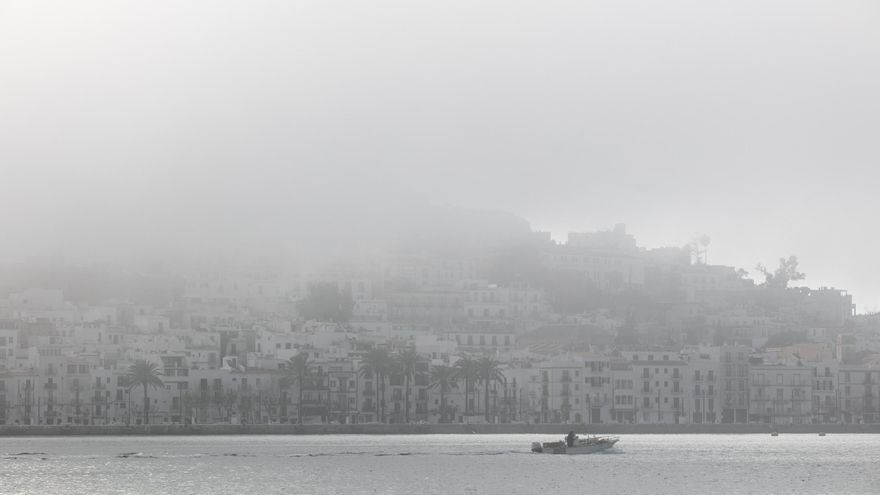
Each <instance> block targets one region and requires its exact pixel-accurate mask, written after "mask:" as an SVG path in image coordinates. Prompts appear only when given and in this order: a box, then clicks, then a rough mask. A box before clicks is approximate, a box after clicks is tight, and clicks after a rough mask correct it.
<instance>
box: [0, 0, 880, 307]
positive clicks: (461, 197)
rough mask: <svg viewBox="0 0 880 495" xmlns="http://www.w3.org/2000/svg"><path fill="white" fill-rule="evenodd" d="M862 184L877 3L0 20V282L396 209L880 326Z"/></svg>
mask: <svg viewBox="0 0 880 495" xmlns="http://www.w3.org/2000/svg"><path fill="white" fill-rule="evenodd" d="M878 158H880V3H878V2H877V1H876V0H834V1H828V0H823V1H813V0H737V1H706V0H692V1H691V0H670V1H636V0H609V1H589V0H576V1H556V0H542V1H540V2H538V1H530V2H526V1H517V0H505V1H490V0H481V1H473V0H469V1H458V0H443V1H436V2H421V1H415V0H407V1H400V2H388V1H369V2H367V1H349V2H342V1H332V0H317V1H295V0H285V1H260V0H249V1H239V2H230V1H225V0H223V1H221V0H211V1H207V0H206V1H198V2H197V1H186V0H177V1H155V2H144V1H124V0H113V1H109V0H107V1H90V0H78V1H69V0H64V1H56V2H46V1H40V0H22V1H13V0H0V172H2V174H0V225H2V231H3V235H2V236H0V239H2V242H0V256H5V257H7V258H10V257H15V256H21V255H22V254H26V253H40V252H65V253H66V252H70V253H79V255H82V254H83V253H86V254H88V253H91V254H92V255H96V253H104V252H111V251H115V252H119V251H120V250H132V251H137V250H141V249H146V250H149V249H154V248H156V247H157V246H165V247H168V246H172V247H173V246H176V245H180V246H187V245H190V246H191V245H193V243H198V242H204V241H205V240H206V239H224V238H226V237H224V236H225V235H227V234H228V233H229V232H228V231H230V230H233V231H234V230H235V229H236V228H237V227H236V226H240V225H243V224H249V225H258V226H260V227H259V228H261V229H266V232H269V231H271V230H272V229H275V228H295V225H296V219H297V218H303V217H309V216H312V217H313V218H329V217H324V216H322V215H327V212H329V211H332V210H334V209H335V208H338V207H339V205H346V206H345V208H348V209H349V210H350V211H366V212H369V211H389V209H390V211H393V210H394V205H397V204H402V202H405V201H408V200H411V199H413V198H415V199H418V200H420V201H427V202H431V203H434V204H440V205H455V206H461V207H467V208H487V209H493V210H507V211H511V212H513V213H516V214H518V215H521V216H522V217H524V218H526V219H527V220H529V221H530V222H531V224H532V226H533V227H534V228H536V229H543V230H551V231H552V232H553V233H554V236H556V237H558V238H564V237H565V234H566V233H567V232H568V231H570V230H591V229H596V228H606V227H610V226H611V225H613V224H614V223H617V222H624V223H627V224H628V226H629V230H630V231H631V232H632V233H634V234H635V235H636V236H637V238H638V239H639V240H640V243H641V244H643V245H647V246H659V245H682V244H685V243H687V242H688V241H689V240H691V239H692V238H693V237H695V236H696V235H698V234H703V233H705V234H708V235H710V236H711V237H712V244H711V246H710V261H711V262H715V263H722V264H729V265H736V266H742V267H745V268H746V269H748V270H750V271H752V272H753V273H754V270H753V267H754V265H755V264H756V263H757V262H759V261H762V262H765V263H767V264H773V263H774V259H776V258H778V257H780V256H784V255H789V254H796V255H798V256H799V257H800V259H801V262H802V269H803V271H806V272H807V274H808V275H809V279H808V282H809V283H810V284H811V285H814V286H815V285H834V286H838V287H842V288H846V289H849V290H850V291H852V292H854V293H855V295H856V299H857V302H858V303H859V304H860V306H861V308H860V309H870V308H880V263H878V261H877V255H878V252H880V234H878V226H877V218H876V213H877V212H878V211H880V195H878V194H877V191H878V184H880V180H878V179H880V170H878V167H877V165H878V164H880V161H878ZM375 205H386V208H385V209H384V210H382V209H379V210H371V209H369V208H364V209H363V210H361V208H362V207H363V206H368V207H373V206H375ZM389 205H390V207H389ZM291 225H293V226H294V227H290V226H291ZM224 231H225V232H224ZM217 232H224V233H223V234H222V235H221V234H217ZM248 235H249V236H256V237H259V236H260V231H259V229H256V230H251V231H249V232H248Z"/></svg>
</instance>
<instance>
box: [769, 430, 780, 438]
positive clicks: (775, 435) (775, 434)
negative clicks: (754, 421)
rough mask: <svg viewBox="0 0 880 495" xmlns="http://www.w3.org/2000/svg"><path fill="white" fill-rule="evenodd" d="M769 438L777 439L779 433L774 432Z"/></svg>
mask: <svg viewBox="0 0 880 495" xmlns="http://www.w3.org/2000/svg"><path fill="white" fill-rule="evenodd" d="M770 436H771V437H778V436H779V433H777V432H775V431H774V432H772V433H770Z"/></svg>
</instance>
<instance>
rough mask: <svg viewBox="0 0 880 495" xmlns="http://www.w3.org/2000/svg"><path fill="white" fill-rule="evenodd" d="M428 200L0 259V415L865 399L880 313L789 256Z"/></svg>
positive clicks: (313, 415) (307, 416)
mask: <svg viewBox="0 0 880 495" xmlns="http://www.w3.org/2000/svg"><path fill="white" fill-rule="evenodd" d="M437 211H438V212H435V215H436V216H435V217H434V219H433V220H436V221H434V222H431V223H430V225H428V224H426V223H424V222H422V223H421V224H412V225H409V224H406V225H403V226H402V227H401V232H398V234H399V235H391V234H389V235H388V236H387V238H388V239H391V240H392V241H393V242H387V243H385V244H384V245H379V244H377V243H372V244H369V245H368V244H357V243H350V244H345V246H343V247H344V249H341V250H338V251H334V252H332V253H328V252H324V253H321V252H320V249H315V250H312V251H309V250H307V249H304V250H302V251H301V252H300V253H298V254H300V255H301V256H300V257H296V256H291V257H287V258H285V257H278V256H263V257H257V256H252V257H239V258H235V257H225V258H217V259H213V260H205V259H194V258H189V259H187V258H185V257H177V258H167V259H159V258H157V257H152V258H147V259H143V258H142V259H139V260H137V261H132V262H130V263H128V264H127V265H122V264H115V265H114V264H82V265H77V264H74V263H66V262H64V261H63V260H61V259H49V260H46V259H43V260H30V261H28V262H25V263H18V264H8V265H5V266H3V267H2V270H3V272H2V279H0V280H2V281H3V287H2V290H3V292H2V295H3V299H2V300H0V318H2V319H0V423H2V424H7V425H29V424H46V425H68V424H94V425H103V424H143V423H149V424H157V423H158V424H207V423H247V424H254V423H261V424H262V423H265V424H277V423H328V422H329V423H371V422H384V423H417V422H418V423H422V422H426V423H438V422H440V423H459V422H463V423H464V422H466V423H482V422H485V423H669V424H682V423H747V422H758V423H760V422H766V423H774V424H805V423H815V422H845V423H873V422H877V421H878V420H880V415H878V411H880V403H878V400H880V399H878V397H880V393H876V392H878V390H877V387H878V385H877V384H878V383H880V367H878V366H880V353H878V351H880V340H878V338H877V335H878V332H877V330H878V327H880V319H878V318H877V317H876V316H875V315H857V314H856V312H855V307H854V305H853V303H852V297H851V296H850V295H849V294H847V293H846V291H843V290H838V289H833V288H807V287H798V286H796V285H797V282H798V281H801V280H803V279H804V278H805V274H803V273H801V272H800V271H799V268H798V259H797V257H796V256H785V257H782V258H780V259H779V263H778V266H769V267H765V266H762V265H758V266H756V267H755V268H754V269H753V271H752V273H753V274H754V275H753V277H750V274H749V272H748V271H746V270H743V269H740V268H735V267H729V266H722V265H713V264H710V263H709V258H708V248H709V245H710V239H709V238H708V237H707V236H703V237H700V238H698V239H696V240H694V241H693V242H691V243H689V244H688V245H686V246H682V247H660V248H645V247H641V246H639V245H638V244H637V241H636V238H635V237H634V236H633V235H631V234H629V233H628V232H627V231H626V228H625V226H623V225H617V226H615V227H614V228H613V229H610V230H606V231H598V232H583V233H571V234H569V236H568V239H567V241H566V242H563V243H560V242H555V241H553V240H552V239H551V237H550V234H549V233H546V232H536V231H532V230H531V228H530V227H529V226H528V224H527V223H525V222H523V221H521V220H519V219H517V218H515V217H512V216H509V215H503V214H496V213H480V212H461V211H454V210H451V209H445V210H444V209H440V210H437ZM786 254H787V253H786Z"/></svg>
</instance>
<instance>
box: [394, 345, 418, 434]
mask: <svg viewBox="0 0 880 495" xmlns="http://www.w3.org/2000/svg"><path fill="white" fill-rule="evenodd" d="M418 363H419V355H418V354H417V353H416V351H415V350H414V349H407V350H405V351H402V352H401V353H400V354H398V355H397V365H398V367H399V368H400V372H401V373H402V374H403V378H404V381H405V385H404V387H405V388H404V391H405V393H406V422H407V423H409V395H410V378H412V379H413V381H415V376H416V366H417V365H418Z"/></svg>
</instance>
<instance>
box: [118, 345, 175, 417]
mask: <svg viewBox="0 0 880 495" xmlns="http://www.w3.org/2000/svg"><path fill="white" fill-rule="evenodd" d="M161 375H162V372H161V371H159V367H158V366H157V365H156V363H149V362H147V361H146V360H143V359H138V360H137V361H135V363H134V364H133V365H131V366H130V367H129V368H128V372H127V373H126V374H125V382H126V383H127V384H128V390H129V391H131V389H133V388H135V387H143V388H144V424H145V425H147V424H150V397H149V395H148V393H147V388H161V387H164V386H165V384H164V383H163V382H162V379H161V378H159V377H160V376H161Z"/></svg>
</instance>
